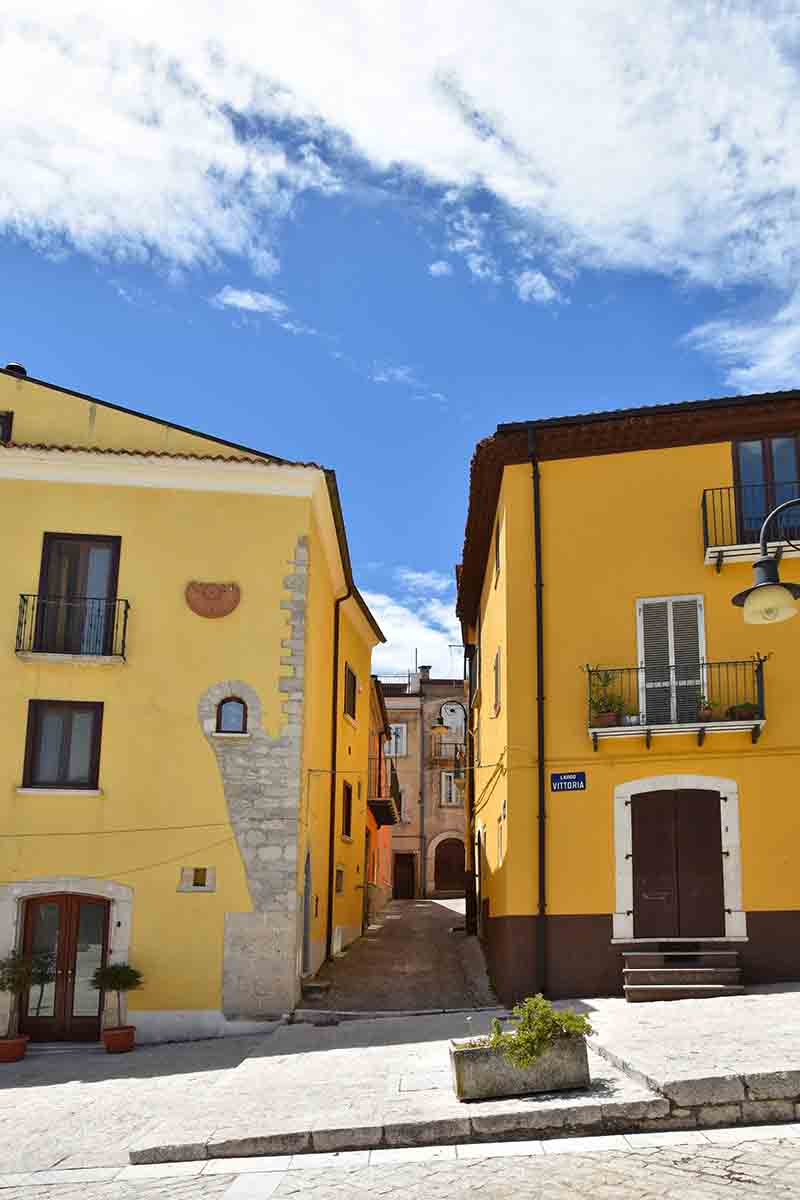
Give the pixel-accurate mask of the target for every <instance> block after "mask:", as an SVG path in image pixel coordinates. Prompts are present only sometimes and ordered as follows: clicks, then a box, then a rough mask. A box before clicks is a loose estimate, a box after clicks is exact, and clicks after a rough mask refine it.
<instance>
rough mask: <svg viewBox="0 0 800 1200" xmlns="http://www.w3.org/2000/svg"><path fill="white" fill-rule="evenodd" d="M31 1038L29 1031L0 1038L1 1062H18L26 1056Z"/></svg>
mask: <svg viewBox="0 0 800 1200" xmlns="http://www.w3.org/2000/svg"><path fill="white" fill-rule="evenodd" d="M29 1040H30V1039H29V1038H28V1035H27V1033H20V1034H17V1035H16V1036H15V1037H4V1038H0V1062H18V1061H19V1060H20V1059H21V1058H24V1057H25V1051H26V1050H27V1048H28V1042H29Z"/></svg>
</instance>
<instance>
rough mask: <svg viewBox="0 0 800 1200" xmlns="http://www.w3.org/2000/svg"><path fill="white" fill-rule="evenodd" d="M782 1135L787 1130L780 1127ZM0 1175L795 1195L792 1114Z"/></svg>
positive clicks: (348, 1189) (249, 1196)
mask: <svg viewBox="0 0 800 1200" xmlns="http://www.w3.org/2000/svg"><path fill="white" fill-rule="evenodd" d="M787 1135H788V1136H787ZM68 1174H69V1173H67V1172H56V1173H47V1175H46V1176H45V1175H43V1176H42V1177H41V1182H38V1181H37V1180H36V1178H35V1177H33V1176H27V1177H23V1176H20V1177H18V1178H17V1179H16V1180H14V1179H12V1178H10V1177H6V1178H5V1179H2V1178H0V1197H2V1198H3V1200H5V1198H6V1197H9V1200H43V1198H44V1197H51V1198H52V1200H151V1198H152V1200H155V1198H156V1197H158V1198H159V1200H190V1198H191V1200H211V1198H212V1197H221V1198H224V1200H268V1198H269V1197H273V1198H274V1200H285V1198H288V1197H295V1196H302V1197H307V1198H308V1200H367V1198H368V1197H369V1200H374V1198H375V1197H381V1198H382V1200H468V1198H470V1200H471V1198H472V1197H475V1196H478V1195H479V1196H481V1198H482V1200H574V1198H576V1197H577V1198H584V1197H585V1198H586V1200H664V1198H668V1200H738V1198H740V1197H758V1198H760V1200H771V1198H772V1197H777V1198H778V1200H780V1198H781V1197H784V1196H785V1197H787V1200H788V1198H789V1197H792V1196H797V1195H798V1193H799V1192H800V1126H788V1127H787V1126H781V1127H762V1128H760V1129H747V1130H742V1129H740V1130H736V1131H733V1130H709V1131H707V1132H705V1133H699V1132H695V1133H689V1134H676V1133H662V1134H633V1135H629V1136H627V1137H608V1138H596V1139H592V1140H591V1141H589V1139H563V1140H561V1141H551V1142H544V1143H541V1142H528V1143H520V1142H517V1143H500V1144H495V1145H483V1146H445V1147H428V1148H424V1149H416V1150H378V1151H372V1152H371V1153H370V1152H369V1151H359V1152H355V1153H352V1154H342V1155H339V1156H338V1158H337V1156H332V1155H325V1156H321V1155H303V1156H300V1157H296V1158H287V1159H283V1160H280V1161H279V1160H267V1159H248V1160H229V1161H228V1162H227V1163H221V1162H216V1163H201V1162H199V1163H172V1164H164V1165H162V1166H154V1167H128V1168H125V1169H122V1170H119V1171H118V1172H116V1173H114V1174H111V1173H110V1174H109V1175H107V1176H106V1177H105V1178H103V1179H102V1180H101V1179H97V1178H95V1179H94V1180H92V1179H91V1177H90V1176H87V1175H86V1174H84V1173H83V1172H79V1171H74V1172H72V1173H71V1174H73V1175H74V1176H75V1179H74V1181H73V1182H70V1181H69V1179H68V1178H65V1176H66V1175H68Z"/></svg>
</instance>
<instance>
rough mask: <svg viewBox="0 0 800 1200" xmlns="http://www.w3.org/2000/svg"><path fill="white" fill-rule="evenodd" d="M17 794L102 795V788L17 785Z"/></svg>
mask: <svg viewBox="0 0 800 1200" xmlns="http://www.w3.org/2000/svg"><path fill="white" fill-rule="evenodd" d="M16 792H17V795H18V796H94V797H96V796H102V795H103V790H102V788H58V787H18V788H17V789H16Z"/></svg>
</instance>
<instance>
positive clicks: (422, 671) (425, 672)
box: [419, 667, 431, 683]
mask: <svg viewBox="0 0 800 1200" xmlns="http://www.w3.org/2000/svg"><path fill="white" fill-rule="evenodd" d="M430 678H431V669H430V667H420V668H419V681H420V683H429V682H430Z"/></svg>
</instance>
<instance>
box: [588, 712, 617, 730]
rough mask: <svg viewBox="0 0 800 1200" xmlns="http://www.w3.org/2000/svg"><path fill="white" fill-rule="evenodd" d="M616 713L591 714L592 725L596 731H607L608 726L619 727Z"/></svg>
mask: <svg viewBox="0 0 800 1200" xmlns="http://www.w3.org/2000/svg"><path fill="white" fill-rule="evenodd" d="M619 723H620V716H619V713H618V712H596V713H593V714H592V725H594V726H595V728H597V729H608V727H609V726H610V725H619Z"/></svg>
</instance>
